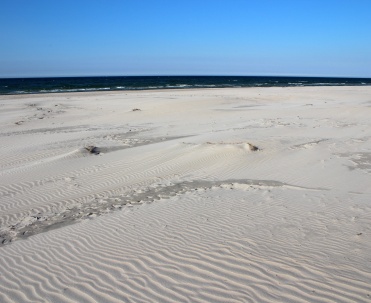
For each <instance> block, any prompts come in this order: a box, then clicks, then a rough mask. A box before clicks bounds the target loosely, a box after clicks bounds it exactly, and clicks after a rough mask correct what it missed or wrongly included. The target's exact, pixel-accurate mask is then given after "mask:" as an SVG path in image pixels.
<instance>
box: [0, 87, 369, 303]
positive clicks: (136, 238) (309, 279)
mask: <svg viewBox="0 0 371 303" xmlns="http://www.w3.org/2000/svg"><path fill="white" fill-rule="evenodd" d="M0 109H1V111H0V126H1V128H0V138H1V139H0V140H1V144H0V149H1V159H0V167H1V169H0V302H4V303H6V302H53V303H54V302H371V87H370V86H363V87H362V86H355V87H350V86H343V87H271V88H258V87H255V88H233V89H227V88H226V89H197V90H192V89H189V90H188V89H185V90H156V91H131V92H123V91H121V92H90V93H64V94H41V95H40V94H34V95H8V96H6V95H2V96H0Z"/></svg>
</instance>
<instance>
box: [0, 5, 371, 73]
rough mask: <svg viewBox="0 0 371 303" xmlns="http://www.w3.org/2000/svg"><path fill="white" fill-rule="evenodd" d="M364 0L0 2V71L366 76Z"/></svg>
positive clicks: (368, 48) (370, 63)
mask: <svg viewBox="0 0 371 303" xmlns="http://www.w3.org/2000/svg"><path fill="white" fill-rule="evenodd" d="M370 37H371V0H292V1H289V0H0V77H32V76H77V75H85V76H89V75H102V76H107V75H308V76H349V77H371V38H370Z"/></svg>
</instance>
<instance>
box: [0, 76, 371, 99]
mask: <svg viewBox="0 0 371 303" xmlns="http://www.w3.org/2000/svg"><path fill="white" fill-rule="evenodd" d="M364 85H371V78H324V77H260V76H127V77H58V78H8V79H4V78H3V79H0V95H17V94H40V93H63V92H87V91H119V90H156V89H190V88H191V89H196V88H229V87H297V86H364Z"/></svg>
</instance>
